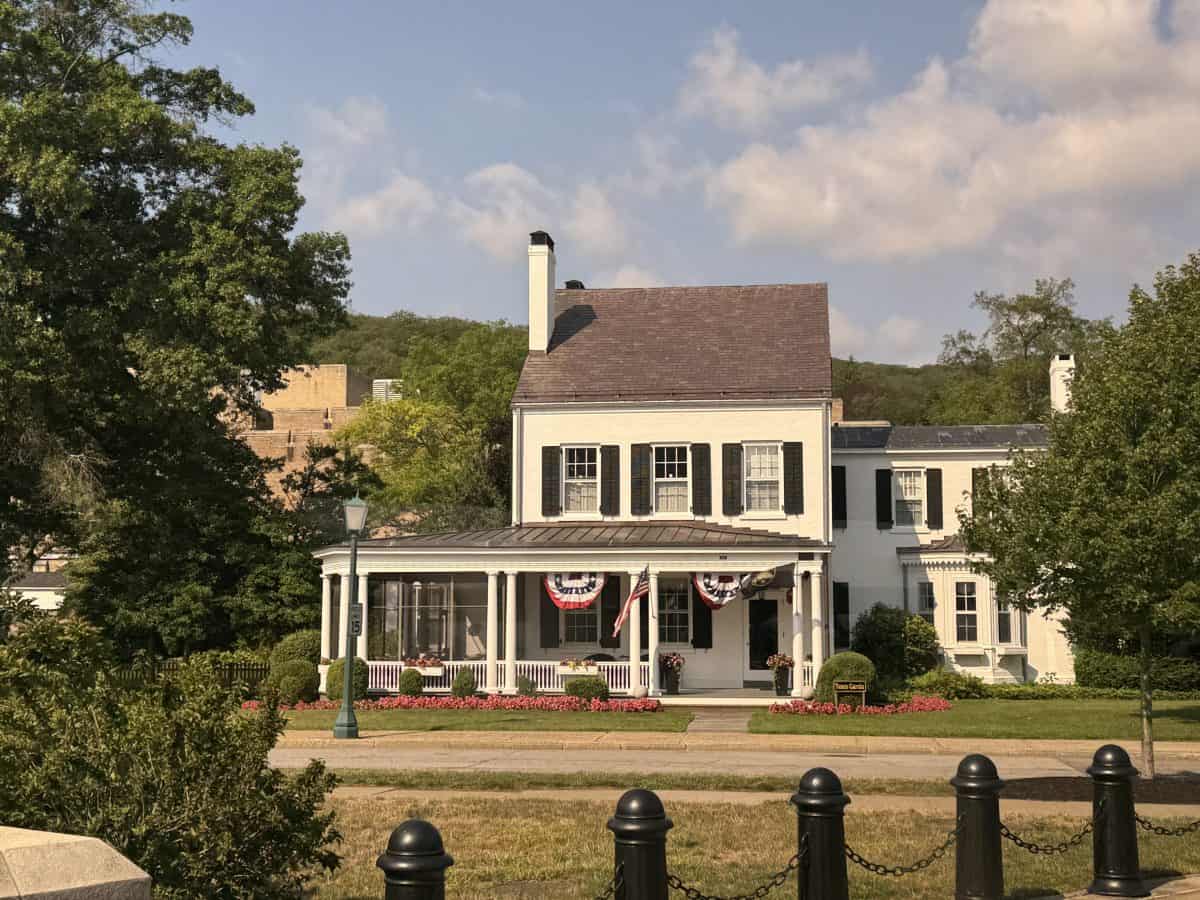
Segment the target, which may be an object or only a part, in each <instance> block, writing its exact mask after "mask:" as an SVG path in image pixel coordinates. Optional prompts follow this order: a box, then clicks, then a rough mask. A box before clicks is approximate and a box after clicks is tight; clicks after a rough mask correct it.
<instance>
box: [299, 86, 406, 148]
mask: <svg viewBox="0 0 1200 900" xmlns="http://www.w3.org/2000/svg"><path fill="white" fill-rule="evenodd" d="M307 116H308V121H309V124H310V126H311V127H312V128H313V130H314V131H316V133H317V134H318V135H319V136H320V137H321V138H322V139H323V140H325V141H327V142H329V143H334V144H343V145H345V144H349V145H352V146H363V145H366V144H370V143H373V142H376V141H380V140H382V139H384V138H385V137H387V134H388V116H387V107H386V106H385V105H384V103H383V101H382V100H380V99H379V98H377V97H348V98H346V99H345V100H344V101H342V104H341V106H339V107H337V108H336V109H333V108H330V107H325V106H310V107H309V108H308V110H307Z"/></svg>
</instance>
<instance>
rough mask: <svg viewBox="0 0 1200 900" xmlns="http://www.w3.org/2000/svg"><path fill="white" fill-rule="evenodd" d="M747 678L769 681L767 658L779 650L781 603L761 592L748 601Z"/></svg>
mask: <svg viewBox="0 0 1200 900" xmlns="http://www.w3.org/2000/svg"><path fill="white" fill-rule="evenodd" d="M746 636H747V639H746V656H747V658H746V679H747V680H750V681H769V680H770V678H771V674H770V670H769V669H768V668H767V658H768V657H770V656H771V655H773V654H775V653H778V652H779V605H778V603H777V602H776V601H775V598H774V597H764V596H762V595H761V594H760V595H759V596H757V597H753V598H751V599H749V600H747V601H746Z"/></svg>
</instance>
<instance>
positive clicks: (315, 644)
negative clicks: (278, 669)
mask: <svg viewBox="0 0 1200 900" xmlns="http://www.w3.org/2000/svg"><path fill="white" fill-rule="evenodd" d="M289 659H302V660H304V661H305V662H310V663H312V664H313V665H314V666H315V665H317V664H318V663H319V662H320V661H321V632H320V631H318V630H317V629H315V628H308V629H305V630H304V631H293V632H292V633H291V634H289V635H286V636H285V637H284V638H283V639H282V640H280V642H279V643H278V644H276V645H275V646H274V647H273V648H271V659H270V663H271V668H275V666H277V665H279V664H280V663H281V662H284V661H285V660H289Z"/></svg>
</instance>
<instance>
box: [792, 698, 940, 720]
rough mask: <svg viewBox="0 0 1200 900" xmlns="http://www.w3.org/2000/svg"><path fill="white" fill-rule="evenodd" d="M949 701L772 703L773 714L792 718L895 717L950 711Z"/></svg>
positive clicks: (805, 701) (798, 701)
mask: <svg viewBox="0 0 1200 900" xmlns="http://www.w3.org/2000/svg"><path fill="white" fill-rule="evenodd" d="M950 707H951V704H950V701H948V700H943V699H942V698H941V697H921V696H916V697H913V698H912V699H911V700H908V701H906V702H904V703H889V704H887V705H886V706H860V707H858V708H857V709H855V708H854V707H852V706H850V704H848V703H843V704H841V705H840V706H835V705H834V704H832V703H816V702H814V701H811V700H790V701H788V702H787V703H772V704H771V710H770V711H771V712H772V713H778V714H781V715H791V716H835V715H843V716H845V715H857V716H895V715H901V714H904V713H918V712H945V711H946V710H948V709H950Z"/></svg>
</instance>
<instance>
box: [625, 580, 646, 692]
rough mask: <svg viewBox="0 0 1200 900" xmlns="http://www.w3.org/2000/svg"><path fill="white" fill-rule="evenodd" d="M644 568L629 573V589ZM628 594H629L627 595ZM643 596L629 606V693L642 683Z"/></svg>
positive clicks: (635, 690)
mask: <svg viewBox="0 0 1200 900" xmlns="http://www.w3.org/2000/svg"><path fill="white" fill-rule="evenodd" d="M641 575H642V570H641V569H638V570H637V571H636V572H630V573H629V590H631V591H632V590H633V586H634V585H636V584H637V582H638V578H640V577H641ZM626 596H628V595H626ZM641 606H642V598H641V597H638V598H636V599H635V600H634V601H633V603H632V604H631V605H630V607H629V693H630V694H637V693H638V688H639V687H641V684H642V610H641Z"/></svg>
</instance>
